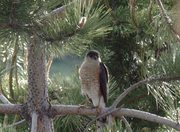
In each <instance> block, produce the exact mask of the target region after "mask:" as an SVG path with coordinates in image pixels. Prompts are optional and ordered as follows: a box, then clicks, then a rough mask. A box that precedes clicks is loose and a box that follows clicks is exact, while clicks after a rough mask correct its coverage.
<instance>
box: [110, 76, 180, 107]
mask: <svg viewBox="0 0 180 132" xmlns="http://www.w3.org/2000/svg"><path fill="white" fill-rule="evenodd" d="M172 80H180V77H161V78H152V79H145V80H142V81H140V82H138V83H136V84H134V85H132V86H130V87H129V88H128V89H126V90H125V91H124V92H123V93H122V94H121V95H120V96H119V97H118V98H117V99H116V100H115V101H114V103H113V104H112V105H111V107H116V106H117V104H118V103H119V102H120V101H121V100H122V99H123V98H124V97H125V96H126V95H127V94H128V93H130V92H131V91H133V90H134V89H135V88H137V87H139V86H142V85H143V84H146V83H152V82H158V81H161V82H162V81H164V82H167V81H172Z"/></svg>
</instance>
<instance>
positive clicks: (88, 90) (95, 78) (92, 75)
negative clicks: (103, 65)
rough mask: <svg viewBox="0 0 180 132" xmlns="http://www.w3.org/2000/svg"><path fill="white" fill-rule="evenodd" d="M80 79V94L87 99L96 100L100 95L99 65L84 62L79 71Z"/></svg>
mask: <svg viewBox="0 0 180 132" xmlns="http://www.w3.org/2000/svg"><path fill="white" fill-rule="evenodd" d="M79 73H80V78H81V92H82V93H83V94H87V95H88V96H89V98H91V99H92V98H97V97H98V96H99V94H101V93H100V83H99V73H100V65H99V63H97V62H86V61H85V62H84V63H83V64H82V65H81V67H80V70H79Z"/></svg>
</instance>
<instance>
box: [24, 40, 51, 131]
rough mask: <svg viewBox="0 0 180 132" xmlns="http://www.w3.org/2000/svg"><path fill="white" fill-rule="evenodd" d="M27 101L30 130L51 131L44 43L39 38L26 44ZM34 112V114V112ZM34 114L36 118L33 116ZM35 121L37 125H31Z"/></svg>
mask: <svg viewBox="0 0 180 132" xmlns="http://www.w3.org/2000/svg"><path fill="white" fill-rule="evenodd" d="M28 94H29V96H28V103H27V105H26V110H27V112H28V115H27V117H26V120H27V118H28V117H30V120H29V119H28V121H29V123H30V125H31V131H33V132H34V130H36V131H38V132H45V131H46V132H53V131H54V130H53V120H52V117H51V114H50V113H51V104H50V103H49V99H48V90H47V75H46V57H45V45H43V42H42V41H41V40H40V39H39V38H35V37H34V38H33V39H32V41H31V43H29V44H28ZM34 113H36V114H34ZM34 115H36V117H37V118H34V117H35V116H34ZM32 122H37V125H33V124H35V123H32Z"/></svg>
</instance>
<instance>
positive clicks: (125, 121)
mask: <svg viewBox="0 0 180 132" xmlns="http://www.w3.org/2000/svg"><path fill="white" fill-rule="evenodd" d="M120 118H121V119H122V121H123V122H124V124H125V125H126V126H127V128H128V129H129V131H130V132H132V129H131V126H130V125H129V123H128V121H127V120H126V118H124V116H121V117H120Z"/></svg>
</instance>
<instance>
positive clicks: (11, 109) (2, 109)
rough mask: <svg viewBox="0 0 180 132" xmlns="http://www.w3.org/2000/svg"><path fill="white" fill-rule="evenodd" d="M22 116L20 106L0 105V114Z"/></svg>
mask: <svg viewBox="0 0 180 132" xmlns="http://www.w3.org/2000/svg"><path fill="white" fill-rule="evenodd" d="M4 113H6V114H16V115H22V105H19V104H0V114H4Z"/></svg>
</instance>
